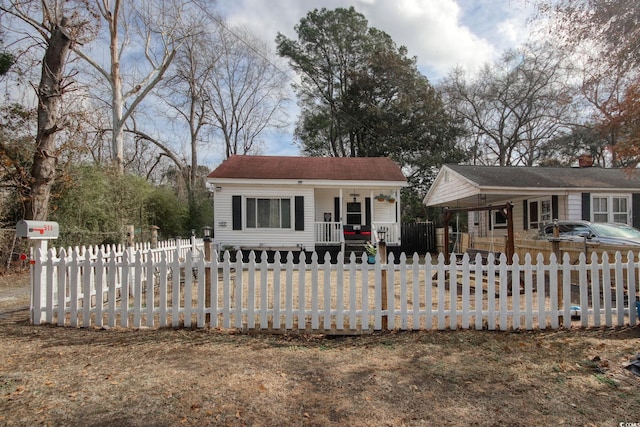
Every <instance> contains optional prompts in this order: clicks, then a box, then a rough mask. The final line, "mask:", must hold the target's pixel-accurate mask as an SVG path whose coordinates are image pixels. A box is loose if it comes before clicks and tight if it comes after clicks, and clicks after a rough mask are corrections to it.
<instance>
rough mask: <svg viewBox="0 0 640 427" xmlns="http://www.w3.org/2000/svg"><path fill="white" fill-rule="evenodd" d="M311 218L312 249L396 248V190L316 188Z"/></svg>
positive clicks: (398, 201) (398, 227)
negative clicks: (379, 245)
mask: <svg viewBox="0 0 640 427" xmlns="http://www.w3.org/2000/svg"><path fill="white" fill-rule="evenodd" d="M314 216H315V218H314V241H315V244H316V245H319V246H340V247H342V249H343V250H344V249H345V247H346V246H348V245H350V244H352V245H357V244H363V243H366V242H371V243H374V244H375V243H377V242H378V241H380V240H381V239H384V241H385V242H387V244H388V245H391V246H397V245H400V187H393V188H384V187H383V188H372V187H366V188H362V187H361V188H344V187H341V188H316V189H315V191H314Z"/></svg>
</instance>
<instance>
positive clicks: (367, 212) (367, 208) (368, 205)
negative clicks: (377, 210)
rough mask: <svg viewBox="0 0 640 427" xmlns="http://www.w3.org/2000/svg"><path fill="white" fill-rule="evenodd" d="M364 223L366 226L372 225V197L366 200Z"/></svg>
mask: <svg viewBox="0 0 640 427" xmlns="http://www.w3.org/2000/svg"><path fill="white" fill-rule="evenodd" d="M364 221H365V224H366V225H371V197H365V198H364Z"/></svg>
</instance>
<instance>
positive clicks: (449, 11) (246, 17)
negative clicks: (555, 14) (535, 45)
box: [218, 0, 527, 81]
mask: <svg viewBox="0 0 640 427" xmlns="http://www.w3.org/2000/svg"><path fill="white" fill-rule="evenodd" d="M521 1H522V0H511V1H504V0H457V1H456V0H396V1H390V0H350V1H348V2H345V1H340V0H317V1H314V2H313V5H312V6H310V5H309V3H308V2H306V1H302V0H268V1H267V0H226V1H220V2H219V3H218V5H219V7H220V8H221V10H222V11H223V13H224V14H225V15H226V16H227V19H229V21H230V22H231V23H233V24H242V25H245V26H246V27H247V28H249V29H250V30H252V31H254V32H256V33H257V34H259V35H260V36H261V37H263V38H264V39H265V40H266V41H267V42H273V40H274V39H275V36H276V34H277V33H278V32H280V33H282V34H285V35H286V36H287V37H295V31H294V29H293V28H294V26H295V25H296V24H297V23H298V22H299V21H300V19H301V18H302V17H304V16H306V14H307V12H309V11H310V10H311V9H313V8H318V9H319V8H322V7H326V8H327V9H334V8H337V7H349V6H354V7H355V9H356V10H357V11H359V12H360V13H362V14H363V15H364V16H365V17H366V18H367V19H368V21H369V25H370V26H373V27H376V28H378V29H380V30H383V31H385V32H386V33H388V34H389V35H390V36H391V38H392V39H393V40H394V41H395V42H396V43H398V44H399V45H404V46H406V47H407V48H408V49H409V54H410V55H411V56H417V57H418V65H419V67H420V69H421V70H422V71H423V72H424V73H425V74H426V75H427V76H428V77H429V78H430V79H431V80H434V81H435V80H437V79H439V78H441V77H443V76H445V75H446V74H447V73H448V72H449V71H451V70H452V69H453V68H454V67H456V66H461V67H464V68H466V69H468V70H474V69H477V68H478V67H479V66H480V65H482V64H483V63H485V62H486V61H490V60H492V59H494V58H495V57H496V56H497V55H499V54H500V53H501V51H502V50H504V49H505V48H507V47H511V46H512V45H515V44H517V43H521V42H522V41H523V39H524V38H525V37H526V34H527V33H526V30H525V28H524V24H525V20H526V15H525V13H526V12H527V11H526V10H525V9H524V8H523V7H520V6H519V4H517V3H520V2H521ZM272 46H275V43H274V44H273V45H272Z"/></svg>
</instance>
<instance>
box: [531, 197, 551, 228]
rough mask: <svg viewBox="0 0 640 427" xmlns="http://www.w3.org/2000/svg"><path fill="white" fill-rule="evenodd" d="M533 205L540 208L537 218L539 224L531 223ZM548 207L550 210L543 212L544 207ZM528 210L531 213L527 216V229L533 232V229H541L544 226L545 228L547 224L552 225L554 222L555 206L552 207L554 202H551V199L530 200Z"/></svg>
mask: <svg viewBox="0 0 640 427" xmlns="http://www.w3.org/2000/svg"><path fill="white" fill-rule="evenodd" d="M532 203H536V204H537V206H538V211H537V212H536V213H537V217H538V222H537V223H536V222H532V221H531V204H532ZM545 204H546V205H547V207H548V209H547V210H543V206H544V205H545ZM527 210H528V212H529V214H528V215H527V222H528V224H527V227H528V229H529V230H533V229H536V230H537V229H539V228H541V227H542V226H544V225H545V224H548V223H550V222H551V221H553V218H552V216H553V205H552V201H551V197H543V198H540V199H529V200H527Z"/></svg>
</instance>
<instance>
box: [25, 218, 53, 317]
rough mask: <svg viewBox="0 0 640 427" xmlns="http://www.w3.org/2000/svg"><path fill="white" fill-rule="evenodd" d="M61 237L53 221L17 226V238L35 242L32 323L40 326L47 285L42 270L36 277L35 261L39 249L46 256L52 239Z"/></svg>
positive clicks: (32, 248) (32, 273) (30, 222)
mask: <svg viewBox="0 0 640 427" xmlns="http://www.w3.org/2000/svg"><path fill="white" fill-rule="evenodd" d="M59 235H60V227H59V225H58V223H57V222H53V221H30V220H20V221H18V223H17V224H16V237H19V238H21V239H28V240H30V241H33V243H34V244H33V245H31V248H30V250H31V254H30V259H31V262H30V269H29V270H30V281H31V298H30V300H31V301H30V317H31V323H33V324H36V325H39V324H40V318H41V314H42V312H41V308H42V307H43V306H44V305H45V304H46V299H47V295H46V292H42V289H43V284H44V283H46V279H45V277H44V272H43V271H42V269H40V270H39V271H40V274H38V277H36V274H37V273H36V271H35V269H34V260H35V256H36V254H37V251H38V249H40V253H41V254H42V255H44V254H45V253H46V252H47V249H48V243H49V240H51V239H57V238H58V236H59Z"/></svg>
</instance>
